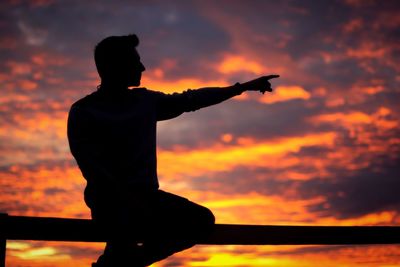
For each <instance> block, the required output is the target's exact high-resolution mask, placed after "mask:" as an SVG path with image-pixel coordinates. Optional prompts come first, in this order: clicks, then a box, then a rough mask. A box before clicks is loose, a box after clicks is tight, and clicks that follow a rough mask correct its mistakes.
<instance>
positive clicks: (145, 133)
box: [68, 35, 279, 267]
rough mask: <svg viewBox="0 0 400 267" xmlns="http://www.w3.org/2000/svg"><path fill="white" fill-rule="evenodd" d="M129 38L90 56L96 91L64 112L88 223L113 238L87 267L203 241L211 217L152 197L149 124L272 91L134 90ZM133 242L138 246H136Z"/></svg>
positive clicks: (135, 61) (136, 260)
mask: <svg viewBox="0 0 400 267" xmlns="http://www.w3.org/2000/svg"><path fill="white" fill-rule="evenodd" d="M138 44H139V40H138V38H137V36H136V35H128V36H111V37H108V38H106V39H104V40H102V41H101V42H100V43H99V44H98V45H97V46H96V48H95V52H94V58H95V62H96V67H97V71H98V73H99V75H100V78H101V84H100V86H98V88H97V91H95V92H93V93H92V94H90V95H88V96H86V97H84V98H82V99H80V100H79V101H77V102H76V103H74V104H73V105H72V107H71V110H70V113H69V118H68V140H69V144H70V148H71V152H72V154H73V156H74V157H75V159H76V161H77V163H78V165H79V168H80V169H81V171H82V174H83V176H84V177H85V179H86V180H87V186H86V189H85V202H86V204H87V205H88V207H89V208H90V209H91V213H92V218H93V220H95V221H97V222H98V223H99V225H101V226H102V227H107V228H109V229H111V230H112V232H113V235H112V236H113V237H112V238H111V239H110V241H109V242H107V245H106V248H105V250H104V254H103V255H102V256H100V258H99V259H98V261H97V263H94V264H93V266H113V267H116V266H147V265H150V264H151V263H153V262H156V261H159V260H162V259H164V258H166V257H168V256H170V255H172V254H173V253H175V252H178V251H181V250H184V249H187V248H190V247H192V246H193V245H195V244H196V243H198V242H199V241H200V240H201V239H202V238H205V237H207V235H209V234H210V233H211V232H212V231H213V226H214V222H215V218H214V215H213V214H212V212H211V211H210V210H209V209H207V208H205V207H202V206H200V205H198V204H195V203H193V202H191V201H189V200H188V199H186V198H182V197H180V196H176V195H173V194H170V193H167V192H164V191H162V190H159V185H158V179H157V166H156V124H157V121H162V120H168V119H172V118H175V117H177V116H179V115H181V114H182V113H183V112H189V111H195V110H198V109H200V108H203V107H207V106H210V105H214V104H217V103H220V102H222V101H224V100H227V99H229V98H231V97H234V96H237V95H240V94H241V93H242V92H244V91H246V90H250V91H261V92H263V93H264V92H265V91H272V89H271V84H270V83H269V81H268V80H269V79H272V78H276V77H279V76H278V75H271V76H266V77H261V78H258V79H255V80H252V81H249V82H246V83H243V84H239V83H236V84H235V85H233V86H228V87H222V88H220V87H209V88H201V89H197V90H187V91H185V92H183V93H174V94H164V93H161V92H156V91H151V90H148V89H146V88H135V89H129V87H137V86H139V85H140V80H141V74H142V72H143V71H144V70H145V67H144V66H143V64H142V62H141V61H140V57H139V54H138V52H137V51H136V47H137V45H138ZM139 242H140V243H139Z"/></svg>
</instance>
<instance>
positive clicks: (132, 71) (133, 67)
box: [126, 49, 146, 86]
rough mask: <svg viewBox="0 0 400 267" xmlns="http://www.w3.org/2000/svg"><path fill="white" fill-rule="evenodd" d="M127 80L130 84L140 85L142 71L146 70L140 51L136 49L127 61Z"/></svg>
mask: <svg viewBox="0 0 400 267" xmlns="http://www.w3.org/2000/svg"><path fill="white" fill-rule="evenodd" d="M126 67H127V71H128V72H127V77H126V78H127V82H128V86H139V85H140V80H141V78H142V72H143V71H145V69H146V68H145V67H144V65H143V63H142V62H141V61H140V56H139V53H138V52H137V51H136V49H133V52H132V53H131V54H130V55H129V61H128V62H127V66H126Z"/></svg>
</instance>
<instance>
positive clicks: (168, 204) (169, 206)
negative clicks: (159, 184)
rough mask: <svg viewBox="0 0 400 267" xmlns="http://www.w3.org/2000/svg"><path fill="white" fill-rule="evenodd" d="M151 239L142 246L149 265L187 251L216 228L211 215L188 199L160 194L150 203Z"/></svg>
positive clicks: (208, 211) (161, 192)
mask: <svg viewBox="0 0 400 267" xmlns="http://www.w3.org/2000/svg"><path fill="white" fill-rule="evenodd" d="M150 207H151V208H150V209H149V210H148V211H149V212H148V216H149V218H151V220H150V222H153V223H151V224H150V227H151V228H150V229H149V228H147V231H148V233H147V234H148V236H149V239H147V240H146V241H145V242H144V244H143V251H144V258H145V259H146V265H150V264H151V263H154V262H156V261H160V260H162V259H165V258H167V257H168V256H171V255H172V254H174V253H176V252H179V251H182V250H185V249H188V248H190V247H192V246H194V245H195V244H197V243H198V242H199V241H200V240H201V239H203V238H205V237H207V236H208V235H210V234H211V233H212V231H213V229H214V223H215V217H214V215H213V214H212V212H211V211H210V210H209V209H207V208H205V207H203V206H200V205H198V204H196V203H194V202H191V201H189V200H187V199H186V198H183V197H180V196H177V195H173V194H171V193H167V192H164V191H161V190H160V191H158V192H157V195H156V196H154V197H153V198H152V200H151V203H150Z"/></svg>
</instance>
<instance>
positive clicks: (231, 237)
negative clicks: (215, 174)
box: [0, 214, 400, 267]
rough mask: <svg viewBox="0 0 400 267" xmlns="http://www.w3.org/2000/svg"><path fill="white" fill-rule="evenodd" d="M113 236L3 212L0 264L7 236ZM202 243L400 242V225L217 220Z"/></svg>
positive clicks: (85, 224) (75, 222)
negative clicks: (244, 223) (255, 222)
mask: <svg viewBox="0 0 400 267" xmlns="http://www.w3.org/2000/svg"><path fill="white" fill-rule="evenodd" d="M110 237H111V233H109V232H107V231H105V230H104V229H103V228H102V229H100V226H98V225H97V224H96V223H94V222H93V221H92V220H87V219H65V218H49V217H27V216H9V215H7V214H0V267H5V259H6V247H7V240H42V241H76V242H106V241H107V240H108V239H109V238H110ZM136 241H138V242H140V240H136ZM200 244H204V245H306V244H307V245H315V244H318V245H344V244H400V227H399V226H280V225H279V226H275V225H235V224H217V225H216V226H215V232H214V234H213V235H212V236H210V237H208V238H207V239H205V240H203V241H201V242H200Z"/></svg>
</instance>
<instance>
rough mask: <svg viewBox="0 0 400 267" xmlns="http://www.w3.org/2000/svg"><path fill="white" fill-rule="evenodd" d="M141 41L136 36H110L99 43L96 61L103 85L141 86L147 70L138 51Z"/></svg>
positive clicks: (95, 51) (96, 48) (95, 55)
mask: <svg viewBox="0 0 400 267" xmlns="http://www.w3.org/2000/svg"><path fill="white" fill-rule="evenodd" d="M138 45H139V39H138V37H137V36H136V35H135V34H131V35H125V36H110V37H107V38H105V39H103V40H102V41H101V42H100V43H98V44H97V45H96V47H95V50H94V60H95V62H96V67H97V71H98V73H99V75H100V78H101V81H102V84H108V85H118V86H126V87H128V86H139V85H140V79H141V77H142V72H143V71H144V70H145V67H144V66H143V64H142V62H141V61H140V56H139V54H138V52H137V51H136V47H137V46H138Z"/></svg>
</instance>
